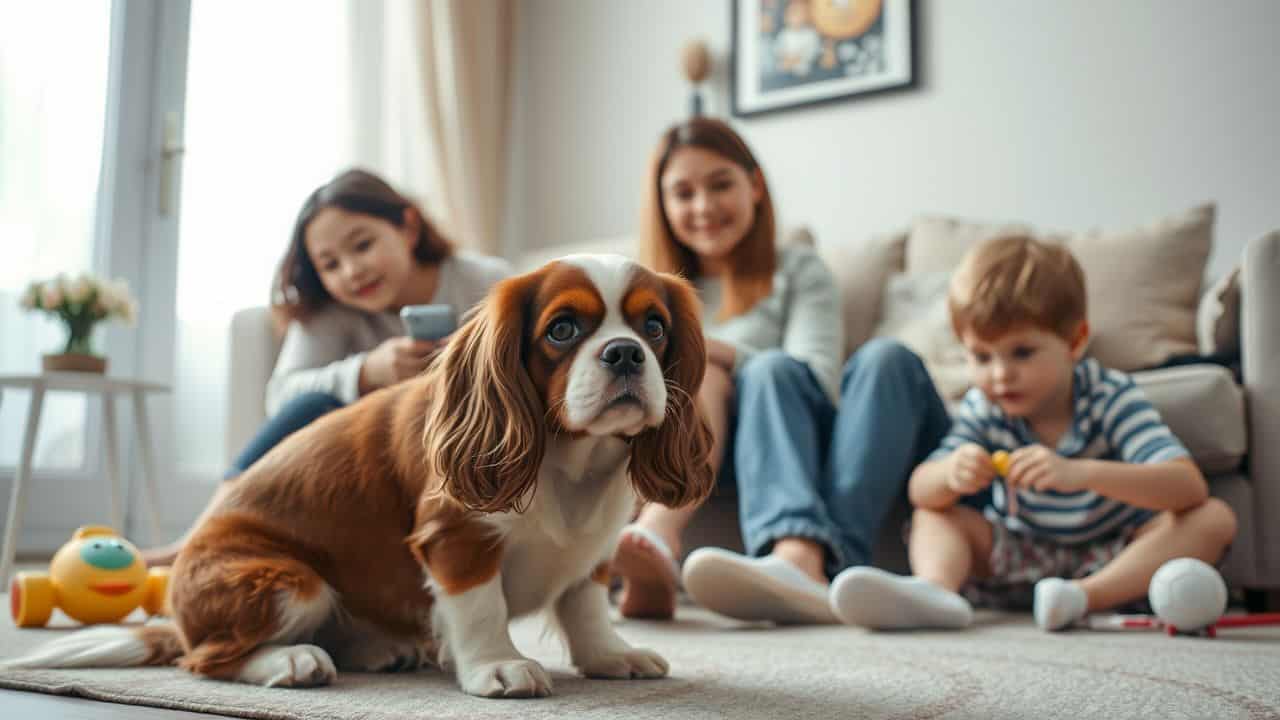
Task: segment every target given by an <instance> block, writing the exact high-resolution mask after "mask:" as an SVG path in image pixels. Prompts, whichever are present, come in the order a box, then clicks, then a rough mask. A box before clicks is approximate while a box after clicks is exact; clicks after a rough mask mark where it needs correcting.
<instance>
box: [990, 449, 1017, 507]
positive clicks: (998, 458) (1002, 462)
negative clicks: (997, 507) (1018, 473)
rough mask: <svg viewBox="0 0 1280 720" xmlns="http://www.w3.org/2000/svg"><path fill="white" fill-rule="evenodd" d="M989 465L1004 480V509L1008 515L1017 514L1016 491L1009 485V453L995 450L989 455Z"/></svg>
mask: <svg viewBox="0 0 1280 720" xmlns="http://www.w3.org/2000/svg"><path fill="white" fill-rule="evenodd" d="M991 464H992V465H994V466H995V468H996V472H998V473H1000V477H1002V478H1004V479H1005V481H1004V496H1005V498H1006V500H1005V509H1006V511H1007V512H1008V513H1009V514H1010V515H1017V514H1018V491H1017V490H1014V489H1013V487H1012V486H1010V485H1009V453H1008V452H1007V451H1005V450H997V451H995V452H993V453H991Z"/></svg>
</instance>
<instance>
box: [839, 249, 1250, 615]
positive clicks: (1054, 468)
mask: <svg viewBox="0 0 1280 720" xmlns="http://www.w3.org/2000/svg"><path fill="white" fill-rule="evenodd" d="M948 305H949V309H950V311H951V323H952V327H953V328H954V330H955V332H956V335H957V336H958V337H959V338H960V340H961V342H962V343H963V345H964V346H965V349H966V353H967V356H968V364H969V373H970V378H971V380H972V383H973V387H972V389H970V390H969V392H968V393H967V394H966V395H965V397H964V400H963V402H962V403H961V405H960V406H959V408H957V409H956V410H955V411H954V412H953V415H952V420H953V423H952V428H951V431H950V433H949V434H948V435H947V436H946V437H945V438H944V439H943V441H942V443H941V445H940V446H939V447H938V449H937V450H935V451H934V453H933V454H932V455H930V457H929V459H928V460H927V461H926V462H924V463H923V464H921V465H920V466H919V467H917V468H916V470H915V472H913V473H912V476H911V480H910V484H909V485H908V494H909V496H910V498H911V503H912V505H913V506H914V507H915V511H914V514H913V516H912V521H911V529H910V537H909V540H908V548H909V554H910V559H911V567H912V569H913V570H914V572H915V575H914V576H913V577H901V576H897V575H893V574H891V573H886V572H884V571H882V570H878V569H876V568H871V567H855V568H851V569H849V570H846V571H845V572H844V573H841V575H840V576H839V577H837V578H836V580H835V582H833V583H832V588H831V601H832V605H833V609H834V610H835V612H836V615H837V616H838V617H840V618H841V619H842V620H843V621H844V622H846V623H849V624H854V625H861V626H864V627H868V628H874V629H907V628H960V627H965V626H967V625H969V624H970V623H971V622H972V619H973V610H972V606H971V604H970V601H976V602H983V603H989V602H994V603H996V604H1001V605H1004V606H1006V607H1009V606H1014V607H1016V606H1018V605H1022V606H1024V607H1025V605H1026V604H1030V605H1031V606H1032V609H1033V612H1034V615H1035V620H1036V624H1037V625H1039V626H1040V627H1041V628H1042V629H1044V630H1050V631H1052V630H1060V629H1063V628H1066V627H1068V626H1070V625H1071V624H1072V623H1074V622H1075V621H1077V620H1079V619H1081V618H1083V617H1084V616H1085V614H1087V613H1088V612H1091V611H1096V610H1103V609H1107V608H1114V607H1116V606H1119V605H1123V604H1126V603H1130V602H1132V601H1135V600H1139V599H1141V598H1143V597H1145V595H1146V593H1147V586H1148V584H1149V583H1150V581H1151V576H1152V574H1154V573H1155V571H1156V569H1157V568H1159V567H1160V565H1161V564H1163V563H1164V562H1165V561H1167V560H1170V559H1172V558H1176V557H1183V556H1191V557H1196V558H1200V559H1201V560H1204V561H1206V562H1209V563H1215V562H1217V561H1218V559H1219V558H1220V557H1221V555H1222V553H1223V552H1224V550H1225V549H1226V547H1227V545H1229V544H1230V542H1231V540H1232V539H1233V538H1234V536H1235V529H1236V522H1235V515H1234V514H1233V513H1232V511H1231V509H1230V508H1229V507H1228V506H1227V505H1226V504H1225V503H1223V502H1222V501H1220V500H1217V499H1214V498H1210V497H1209V492H1208V485H1207V484H1206V483H1205V479H1204V476H1203V475H1201V473H1200V471H1199V469H1197V468H1196V466H1195V463H1193V462H1192V460H1191V458H1190V456H1189V453H1188V452H1187V450H1186V448H1184V447H1183V446H1182V443H1180V442H1179V441H1178V439H1177V438H1175V437H1174V436H1173V433H1171V432H1170V431H1169V428H1168V427H1167V426H1166V425H1165V424H1164V423H1163V421H1161V419H1160V415H1159V413H1157V412H1156V410H1155V409H1154V408H1153V407H1152V406H1151V404H1150V403H1149V402H1147V400H1146V398H1145V397H1144V396H1143V394H1142V391H1141V390H1140V389H1138V387H1137V386H1136V385H1134V383H1133V380H1132V379H1130V378H1129V376H1128V375H1126V374H1124V373H1121V372H1118V371H1116V370H1109V369H1107V368H1104V367H1102V366H1101V365H1099V364H1098V362H1097V361H1096V360H1093V359H1092V358H1086V357H1085V350H1086V348H1087V346H1088V339H1089V323H1088V321H1087V320H1086V312H1085V310H1086V307H1085V285H1084V273H1083V272H1082V271H1081V269H1080V266H1079V264H1078V263H1077V262H1076V260H1075V258H1074V257H1072V255H1071V253H1070V251H1069V250H1067V249H1066V248H1065V247H1063V246H1060V245H1053V244H1047V243H1041V242H1038V241H1036V240H1034V239H1031V238H1028V237H1023V236H1017V237H1002V238H996V239H993V240H990V241H987V242H985V243H982V244H981V245H979V246H978V247H976V248H974V249H973V250H972V251H971V252H970V253H969V254H968V255H967V256H966V258H965V260H964V261H963V262H962V263H961V266H960V268H959V269H958V270H957V272H956V274H955V276H954V277H953V279H952V282H951V286H950V290H949V294H948ZM1001 450H1003V451H1006V452H1007V453H1009V459H1008V467H1007V475H1006V476H1005V477H999V475H998V473H997V469H996V463H994V462H993V458H992V455H993V454H994V453H996V452H997V451H1001Z"/></svg>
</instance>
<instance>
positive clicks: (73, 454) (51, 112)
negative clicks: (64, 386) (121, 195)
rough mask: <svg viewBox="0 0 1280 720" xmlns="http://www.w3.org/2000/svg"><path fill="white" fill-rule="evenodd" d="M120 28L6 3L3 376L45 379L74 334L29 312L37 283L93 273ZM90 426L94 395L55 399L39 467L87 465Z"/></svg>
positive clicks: (0, 201) (20, 415)
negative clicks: (24, 300)
mask: <svg viewBox="0 0 1280 720" xmlns="http://www.w3.org/2000/svg"><path fill="white" fill-rule="evenodd" d="M68 18H74V21H73V22H68ZM110 30H111V3H109V2H82V1H81V0H46V1H43V2H38V3H22V2H4V3H0V373H19V372H38V371H39V368H40V355H41V354H42V353H45V352H58V351H59V349H60V348H59V346H60V344H61V343H62V342H63V341H64V339H65V338H64V334H63V331H62V329H61V326H60V325H59V324H58V323H57V322H55V321H53V320H51V319H48V318H45V317H43V316H37V315H35V314H32V313H27V312H23V311H21V310H19V308H18V298H19V296H20V294H21V293H22V291H23V290H24V289H25V288H26V286H27V284H28V283H30V282H31V281H33V280H38V279H45V278H48V277H52V276H54V275H57V274H58V273H63V272H65V273H68V274H75V273H78V272H81V271H92V270H93V258H94V231H95V225H96V218H97V198H98V183H99V175H100V173H101V169H102V155H103V152H102V151H103V131H104V130H103V125H104V118H105V112H106V97H107V73H108V71H107V68H108V65H109V63H108V53H109V49H110V48H109V44H110ZM19 396H20V393H17V392H12V391H11V392H10V394H9V395H8V396H7V397H6V398H5V399H4V401H3V402H0V466H10V467H11V466H13V465H15V464H16V463H17V457H18V452H19V448H18V445H19V443H20V442H21V441H22V428H23V426H24V423H25V415H26V400H25V398H22V402H21V403H20V402H18V400H19ZM84 420H85V401H84V399H83V397H80V396H68V395H61V394H53V395H50V396H49V398H48V399H47V400H46V402H45V408H44V413H43V419H42V422H41V432H40V436H39V444H38V446H37V449H36V465H37V466H38V467H40V468H41V469H42V470H47V469H50V468H78V467H80V466H81V464H82V463H83V460H84V457H85V454H84V448H83V442H84V438H85V433H84V431H83V426H84Z"/></svg>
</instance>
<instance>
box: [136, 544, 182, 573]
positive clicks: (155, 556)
mask: <svg viewBox="0 0 1280 720" xmlns="http://www.w3.org/2000/svg"><path fill="white" fill-rule="evenodd" d="M181 549H182V542H181V541H179V542H175V543H170V544H168V545H162V546H160V547H154V548H147V549H146V550H143V551H142V562H144V563H146V565H147V567H163V566H165V565H172V564H173V561H174V560H175V559H177V557H178V551H179V550H181Z"/></svg>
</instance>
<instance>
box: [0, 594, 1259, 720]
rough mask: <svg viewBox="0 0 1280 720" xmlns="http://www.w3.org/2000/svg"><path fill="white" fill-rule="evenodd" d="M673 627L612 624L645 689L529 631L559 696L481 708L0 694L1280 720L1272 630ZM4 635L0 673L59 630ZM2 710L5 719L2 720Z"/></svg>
mask: <svg viewBox="0 0 1280 720" xmlns="http://www.w3.org/2000/svg"><path fill="white" fill-rule="evenodd" d="M679 618H680V619H679V620H678V621H677V622H674V623H644V622H631V621H628V622H620V623H619V624H618V627H619V629H620V632H621V633H622V634H623V636H624V637H626V638H627V639H628V640H629V641H631V642H632V643H633V644H636V645H642V646H645V647H650V648H653V649H655V650H657V651H659V652H660V653H662V654H663V655H665V656H666V658H667V659H668V660H669V661H670V662H671V677H670V678H667V679H664V680H650V681H608V680H585V679H582V678H579V677H577V676H575V675H574V674H573V673H572V671H571V668H570V667H569V665H568V662H567V661H566V659H565V655H564V653H563V651H562V650H561V647H560V644H559V641H558V640H557V639H556V638H555V637H554V636H548V635H546V634H545V633H544V632H543V627H542V625H541V623H539V622H533V621H522V622H519V623H516V624H515V625H514V626H513V634H514V636H515V638H516V644H517V645H518V646H519V647H520V648H521V650H523V651H524V652H526V653H527V654H529V655H531V656H532V657H534V658H536V659H538V660H540V661H541V662H543V663H544V664H545V665H546V666H547V668H548V669H549V670H550V671H551V672H552V676H553V681H554V683H555V691H554V693H555V694H554V695H553V696H552V697H550V698H546V699H539V700H484V699H479V698H472V697H468V696H466V695H464V694H462V693H461V692H460V691H459V690H458V689H457V686H456V685H455V684H454V682H453V679H452V678H450V677H446V676H444V675H442V674H440V673H438V672H421V673H414V674H343V675H340V676H339V678H338V680H337V682H336V683H335V684H334V685H332V686H329V687H324V688H316V689H302V690H292V689H266V688H258V687H250V686H247V685H239V684H232V683H222V682H213V681H204V680H198V679H195V678H193V677H191V676H189V675H187V674H185V673H183V672H181V671H179V670H177V669H173V668H138V669H128V670H42V671H4V672H0V686H2V687H7V688H13V689H19V690H33V691H38V692H46V693H57V694H64V695H76V696H81V697H87V698H94V699H99V700H108V701H112V702H120V703H132V704H138V705H150V706H155V707H164V708H180V709H185V710H196V711H204V712H215V713H221V714H225V715H233V716H241V717H248V718H288V719H290V720H292V719H294V718H299V719H301V718H335V719H347V718H352V719H354V718H360V719H362V720H384V719H386V720H390V719H391V718H408V717H414V718H534V719H536V718H548V719H556V720H560V719H561V718H565V717H575V718H577V717H584V718H639V717H659V716H661V717H677V718H704V717H705V718H712V717H732V718H782V717H786V718H824V719H825V718H903V719H905V718H917V719H920V718H944V717H945V718H1070V719H1071V720H1079V719H1080V718H1094V717H1105V718H1138V717H1159V718H1214V719H1216V720H1226V719H1229V718H1250V719H1252V720H1262V719H1263V718H1278V719H1280V628H1275V627H1268V628H1250V629H1244V630H1233V631H1230V632H1224V633H1223V634H1222V635H1220V636H1219V638H1218V639H1216V640H1208V639H1201V638H1168V637H1165V636H1163V635H1160V634H1156V633H1142V632H1128V633H1100V632H1072V633H1064V634H1060V635H1054V636H1048V635H1046V634H1044V633H1041V632H1040V631H1038V630H1036V629H1035V627H1034V626H1033V625H1032V624H1031V622H1030V618H1029V617H1028V616H1023V615H1004V614H980V616H979V625H978V626H977V627H975V628H973V629H971V630H969V631H966V632H955V633H896V634H882V633H875V634H873V633H867V632H864V631H861V630H855V629H851V628H845V627H809V628H774V627H770V626H762V625H743V624H739V623H734V622H732V621H729V620H725V619H723V618H719V617H717V616H715V615H712V614H711V613H708V612H705V611H702V610H699V609H697V608H683V607H682V608H681V609H680V612H679ZM58 619H59V620H61V622H59V623H58V624H59V626H60V627H57V628H51V629H43V630H18V629H16V628H14V627H13V626H12V624H11V623H10V622H9V621H8V620H7V619H0V657H11V656H13V655H16V654H18V653H20V652H22V651H24V650H26V649H29V648H31V647H33V646H35V645H37V644H38V643H40V642H42V641H44V640H46V639H48V638H51V637H54V636H56V635H58V634H59V633H65V632H68V629H67V628H68V627H69V626H70V625H71V623H70V622H69V621H67V620H65V618H58ZM0 710H2V709H0ZM3 715H4V713H3V712H0V716H3Z"/></svg>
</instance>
